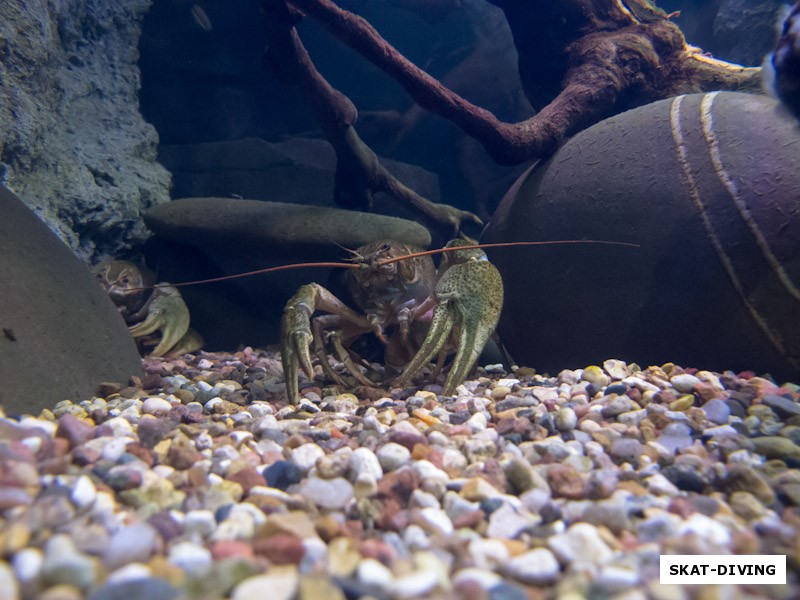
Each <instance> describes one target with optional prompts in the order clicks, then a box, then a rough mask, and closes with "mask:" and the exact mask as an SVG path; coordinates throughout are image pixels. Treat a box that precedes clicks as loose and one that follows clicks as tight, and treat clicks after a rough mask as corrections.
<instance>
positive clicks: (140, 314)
mask: <svg viewBox="0 0 800 600" xmlns="http://www.w3.org/2000/svg"><path fill="white" fill-rule="evenodd" d="M95 273H96V274H97V279H98V280H99V281H100V284H101V285H102V286H103V288H104V289H105V290H106V292H107V293H108V297H109V298H111V301H112V302H114V304H115V305H116V306H117V308H118V309H119V312H120V314H122V316H123V318H124V319H125V322H126V323H128V325H129V327H128V329H129V331H130V332H131V335H132V336H133V337H134V338H136V339H137V340H144V339H147V336H149V335H150V334H153V333H155V332H156V331H160V332H161V337H160V339H157V342H156V344H155V348H153V349H152V350H151V351H150V353H149V354H151V355H152V356H164V355H166V354H168V353H169V354H185V353H188V352H194V351H195V350H199V349H200V348H201V347H202V345H203V338H202V337H201V336H200V334H199V333H197V332H196V331H195V330H194V329H191V328H190V327H189V309H188V308H187V306H186V303H185V302H184V301H183V298H182V297H181V294H180V292H179V291H178V290H177V288H175V287H173V286H171V285H169V284H160V285H158V286H154V285H153V284H154V283H155V275H154V274H153V272H152V271H150V270H149V269H147V268H145V267H140V266H138V265H136V264H135V263H132V262H129V261H126V260H112V261H108V262H105V263H102V264H100V265H98V267H97V268H96V269H95Z"/></svg>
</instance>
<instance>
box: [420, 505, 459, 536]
mask: <svg viewBox="0 0 800 600" xmlns="http://www.w3.org/2000/svg"><path fill="white" fill-rule="evenodd" d="M419 514H420V518H421V519H422V523H423V525H424V527H425V528H426V529H428V530H429V531H430V532H431V533H435V534H439V535H443V536H447V535H450V534H451V533H453V522H452V521H451V520H450V517H448V516H447V513H446V512H444V511H443V510H442V509H441V508H434V507H432V506H429V507H426V508H423V509H422V510H420V511H419Z"/></svg>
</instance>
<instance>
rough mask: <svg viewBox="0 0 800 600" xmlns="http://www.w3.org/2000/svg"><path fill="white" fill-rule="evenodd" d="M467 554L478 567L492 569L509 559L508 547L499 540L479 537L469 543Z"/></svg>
mask: <svg viewBox="0 0 800 600" xmlns="http://www.w3.org/2000/svg"><path fill="white" fill-rule="evenodd" d="M469 554H470V556H471V557H472V561H473V562H474V563H475V566H476V567H478V568H479V569H486V570H487V571H493V570H494V569H496V568H497V567H499V566H501V565H504V564H505V563H506V562H507V561H508V559H509V556H510V554H509V552H508V547H507V546H506V545H505V544H504V543H503V542H501V541H500V540H492V539H483V538H479V539H476V540H472V541H471V542H470V543H469Z"/></svg>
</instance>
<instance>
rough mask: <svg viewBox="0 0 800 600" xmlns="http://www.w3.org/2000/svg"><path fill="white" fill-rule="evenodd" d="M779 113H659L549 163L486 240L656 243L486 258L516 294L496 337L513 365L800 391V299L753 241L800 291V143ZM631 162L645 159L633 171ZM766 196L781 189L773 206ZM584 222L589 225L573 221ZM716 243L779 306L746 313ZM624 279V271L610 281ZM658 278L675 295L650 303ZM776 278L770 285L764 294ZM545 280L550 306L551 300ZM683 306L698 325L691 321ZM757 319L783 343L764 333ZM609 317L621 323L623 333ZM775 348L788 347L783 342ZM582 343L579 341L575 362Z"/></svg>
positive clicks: (751, 285)
mask: <svg viewBox="0 0 800 600" xmlns="http://www.w3.org/2000/svg"><path fill="white" fill-rule="evenodd" d="M702 102H706V103H710V109H709V110H710V111H711V114H712V115H713V123H714V128H715V132H716V135H717V140H718V142H719V144H720V148H721V150H720V151H721V152H722V153H723V154H724V155H725V168H726V169H727V170H728V172H729V173H735V174H736V175H735V176H736V181H737V187H738V191H739V195H740V197H741V200H742V202H744V203H745V204H747V206H748V209H749V213H748V219H749V221H748V222H746V221H745V220H744V219H743V218H742V215H741V214H740V213H739V211H738V210H737V208H736V205H735V204H734V203H732V202H731V200H730V194H729V192H728V190H727V189H726V188H725V186H723V185H722V184H721V183H720V180H719V178H718V177H717V172H716V171H715V169H714V166H713V164H712V163H711V159H710V158H709V152H708V144H707V143H706V141H705V140H706V138H705V136H704V135H703V125H702V122H701V119H700V115H701V103H702ZM677 103H680V104H677ZM776 107H777V103H776V102H775V101H774V100H771V99H769V98H766V97H763V96H757V95H751V94H741V93H728V92H721V93H719V94H716V95H713V96H712V95H710V94H707V95H704V94H694V95H688V96H682V97H681V99H680V100H677V99H667V100H662V101H659V102H655V103H653V104H649V105H646V106H642V107H639V108H636V109H633V110H629V111H627V112H624V113H622V114H619V115H617V116H614V117H611V118H609V119H606V120H604V121H602V122H600V123H598V124H596V125H594V126H592V127H590V128H589V129H586V130H584V131H582V132H580V133H578V134H577V135H575V136H573V137H572V138H571V139H569V140H568V141H567V142H566V143H565V144H564V145H563V146H561V148H560V149H559V150H558V151H557V152H556V154H555V155H554V156H553V157H552V158H551V159H550V160H549V161H547V162H540V163H538V164H537V165H536V166H534V167H533V168H532V169H529V170H528V171H527V172H526V173H525V174H524V175H523V176H522V177H521V178H520V179H519V180H518V181H517V183H516V184H515V185H514V186H513V187H512V188H511V190H510V191H509V193H508V194H507V195H506V197H505V198H504V199H503V201H502V202H501V204H500V206H499V207H498V209H497V210H496V211H495V213H494V216H493V218H492V221H491V223H490V224H489V226H488V227H487V229H486V230H485V233H484V236H483V238H482V241H485V242H503V241H510V240H515V241H517V240H535V239H542V237H543V236H544V235H545V234H546V235H547V239H571V238H574V234H575V231H576V227H577V228H578V229H579V230H580V231H581V237H583V238H585V239H603V240H614V241H625V242H633V243H642V242H643V241H644V240H647V244H646V247H645V245H642V246H641V247H640V248H637V249H632V248H626V247H621V246H602V247H601V246H592V245H570V246H558V245H554V246H539V247H536V248H535V249H522V248H509V249H501V248H497V249H490V250H489V251H488V253H489V258H490V259H491V260H492V262H493V263H494V264H495V265H496V266H497V267H498V269H499V270H500V272H501V274H502V276H503V280H504V283H505V286H506V289H509V290H514V293H513V294H508V295H507V297H506V300H505V304H504V306H503V315H502V317H501V320H500V324H499V327H498V332H499V334H500V337H501V338H502V339H503V343H504V344H505V345H506V346H507V347H508V349H509V352H510V353H511V355H512V356H514V358H515V359H516V360H517V361H519V362H520V363H521V364H528V365H534V366H535V367H536V368H537V369H539V370H550V371H558V370H559V369H561V368H563V366H564V365H565V364H584V365H586V364H598V363H602V361H603V360H605V359H606V358H607V357H609V356H625V357H630V360H634V361H636V362H637V363H639V364H663V363H664V362H667V361H673V362H675V363H677V364H689V365H691V364H697V365H700V364H702V365H703V366H704V368H708V369H715V370H719V371H722V370H724V369H735V370H738V369H753V370H755V371H762V372H763V371H768V372H770V373H772V374H773V375H775V376H779V377H781V378H787V379H789V380H792V379H795V378H796V377H797V376H800V320H798V319H797V318H796V308H795V307H796V299H794V298H793V297H792V295H791V294H792V293H791V289H790V288H789V286H787V285H784V283H783V282H782V281H781V279H780V278H779V277H778V276H777V274H776V273H775V270H774V269H772V267H771V266H770V265H769V264H768V262H767V261H766V259H765V258H764V251H763V250H762V248H760V247H759V244H758V243H757V242H756V239H755V236H754V235H753V233H752V231H751V227H756V228H758V230H759V232H760V234H761V235H762V236H763V239H764V240H765V243H766V245H767V246H768V247H769V251H770V252H771V253H772V255H773V256H775V257H778V258H777V260H778V261H779V262H780V264H781V266H782V267H783V268H784V269H785V271H786V276H787V277H788V278H789V279H791V280H793V281H800V264H798V263H797V261H793V260H792V259H791V257H794V256H797V255H798V254H800V213H798V212H797V211H795V210H794V207H795V206H796V198H797V194H796V191H797V189H798V188H800V154H799V153H797V152H795V150H794V148H796V147H797V145H798V143H800V129H798V127H796V123H795V122H794V120H793V119H792V118H791V117H790V116H788V115H782V114H781V113H780V111H777V110H775V109H776ZM677 109H680V115H681V117H680V125H681V133H682V134H683V137H684V138H685V139H686V147H685V151H686V161H687V162H688V166H689V169H690V172H691V173H692V174H693V175H694V179H695V181H694V183H695V184H696V187H697V190H698V193H699V197H700V198H702V202H703V214H705V215H707V216H708V218H707V219H706V220H704V219H703V218H702V216H701V213H700V211H699V210H698V208H697V206H696V205H695V202H694V201H693V200H692V194H691V193H690V189H692V188H690V187H689V186H688V185H687V183H686V178H685V175H684V170H683V167H682V166H681V163H680V162H679V160H678V153H677V152H676V149H675V140H674V138H673V129H672V127H671V124H670V123H671V121H670V111H671V110H672V111H674V110H677ZM633 156H636V157H639V158H641V160H636V161H635V164H634V162H632V161H631V157H633ZM787 174H791V175H790V176H788V177H787ZM764 185H769V186H770V194H769V198H768V199H767V198H766V197H764V196H763V195H762V194H763V193H762V191H761V190H762V189H763V186H764ZM576 214H580V215H581V218H580V219H579V222H576V221H575V219H573V218H571V216H572V215H576ZM631 232H636V233H635V234H633V235H632V234H631ZM712 236H713V238H712ZM712 239H716V240H719V242H720V244H721V246H719V252H721V253H723V254H724V256H723V257H722V258H724V259H730V260H732V261H733V262H732V268H733V270H734V271H735V273H736V274H737V275H738V277H740V278H741V282H740V283H741V284H742V286H743V288H744V289H747V290H749V289H755V287H756V286H757V287H759V289H769V290H770V291H769V292H767V293H764V294H760V295H758V297H757V298H756V296H755V295H753V296H752V297H751V296H748V297H747V298H746V299H745V300H746V302H747V304H746V303H745V301H743V299H742V296H741V295H740V294H739V292H737V291H736V289H735V288H734V287H733V286H732V285H731V283H730V277H729V275H728V273H727V272H726V270H725V269H724V268H723V266H722V264H723V263H722V260H720V259H721V257H720V255H719V252H718V250H717V248H718V247H715V245H714V243H713V242H712ZM744 240H746V242H745V241H744ZM743 244H744V245H743ZM565 264H568V265H570V269H564V268H563V265H565ZM620 264H624V265H625V268H624V269H615V268H609V267H610V265H620ZM656 272H657V273H658V285H659V289H660V290H669V293H658V292H654V291H653V288H652V286H651V285H650V284H649V279H648V278H649V277H651V276H652V274H653V273H656ZM765 273H768V274H769V277H768V281H762V280H761V277H762V276H763V274H765ZM751 277H752V278H753V279H752V281H751V280H750V278H751ZM756 280H758V283H756ZM542 281H547V282H548V289H549V290H550V293H548V294H542V293H541V282H542ZM575 281H580V282H581V285H580V286H576V285H575ZM761 286H766V287H763V288H762V287H761ZM709 289H710V290H712V293H711V294H709V293H708V290H709ZM686 306H692V307H694V308H695V309H697V310H693V311H691V313H687V312H686V310H685V307H686ZM754 313H757V314H758V315H760V317H761V318H762V319H764V320H766V328H768V329H771V330H772V331H773V332H774V333H775V335H773V336H769V335H767V334H766V333H765V332H764V330H763V329H762V327H761V325H760V324H759V323H760V321H758V320H756V319H754V317H753V314H754ZM709 314H718V315H725V318H724V319H712V318H709V317H708V315H709ZM608 315H624V316H625V318H624V324H623V325H620V323H619V320H618V319H609V318H608ZM732 323H735V324H736V326H735V327H732V326H731V324H732ZM643 331H646V332H647V335H646V336H643V335H642V332H643ZM775 337H777V338H780V339H781V340H782V341H783V347H782V348H779V347H777V346H775V345H774V344H773V342H772V341H771V340H772V339H774V338H775ZM532 339H536V340H537V343H536V344H531V343H530V340H532ZM575 339H580V340H582V343H581V344H580V345H579V347H577V348H576V346H575V344H574V342H573V341H574V340H575Z"/></svg>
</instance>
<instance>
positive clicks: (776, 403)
mask: <svg viewBox="0 0 800 600" xmlns="http://www.w3.org/2000/svg"><path fill="white" fill-rule="evenodd" d="M761 403H762V404H765V405H766V406H769V407H770V408H771V409H772V410H774V411H775V412H776V413H777V414H778V416H780V417H783V418H791V417H796V416H798V415H800V404H798V403H797V402H794V401H793V400H789V398H784V397H783V396H777V395H775V394H765V395H764V396H763V397H762V398H761Z"/></svg>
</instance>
